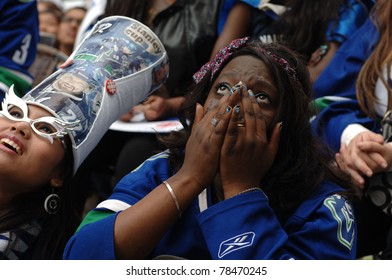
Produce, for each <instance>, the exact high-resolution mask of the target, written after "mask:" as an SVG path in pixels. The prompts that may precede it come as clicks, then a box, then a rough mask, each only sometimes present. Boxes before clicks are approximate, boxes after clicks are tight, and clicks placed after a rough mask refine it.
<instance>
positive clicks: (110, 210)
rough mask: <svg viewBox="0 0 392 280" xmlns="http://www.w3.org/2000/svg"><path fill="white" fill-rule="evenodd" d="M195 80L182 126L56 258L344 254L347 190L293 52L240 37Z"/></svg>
mask: <svg viewBox="0 0 392 280" xmlns="http://www.w3.org/2000/svg"><path fill="white" fill-rule="evenodd" d="M194 80H195V85H194V87H193V88H192V90H191V91H190V93H189V94H187V95H186V101H185V103H184V110H183V111H182V110H181V111H180V112H181V113H180V119H181V122H182V124H183V126H184V129H183V130H181V131H178V132H172V133H171V135H169V136H168V137H165V138H164V143H166V145H167V147H168V150H166V151H164V152H162V153H159V154H156V155H154V156H152V157H151V158H149V159H147V160H146V161H145V162H144V163H143V164H142V165H141V166H140V167H139V168H137V169H136V170H134V171H132V172H131V173H129V174H128V175H126V176H125V177H124V178H123V179H122V180H121V181H120V182H119V183H118V185H117V186H116V187H115V189H114V192H113V194H112V195H111V196H110V197H109V198H108V199H107V200H105V201H103V202H102V203H100V204H99V205H98V206H97V207H96V209H94V210H92V211H91V212H90V213H89V214H88V215H87V216H86V218H85V219H84V222H83V223H82V224H81V225H80V227H79V229H78V231H77V232H76V233H75V235H74V236H73V237H72V238H71V239H70V241H69V242H68V244H67V247H66V249H65V252H64V258H65V259H161V258H164V259H167V258H173V259H176V258H178V259H215V260H218V259H221V260H228V259H237V260H238V259H243V260H250V259H353V258H355V251H356V223H355V217H354V213H353V211H352V208H351V203H350V199H351V198H354V197H355V193H356V191H357V189H356V188H354V187H352V186H351V185H350V184H348V181H347V180H346V179H347V178H346V176H345V175H344V174H343V173H342V172H341V171H340V170H339V168H338V167H337V165H336V162H334V157H333V154H330V153H329V152H328V149H327V148H326V147H325V146H324V145H323V144H322V143H321V142H319V141H317V139H316V138H314V137H312V132H311V128H310V123H309V118H310V116H311V115H312V114H313V112H312V109H311V107H310V106H309V104H310V102H311V100H312V98H313V97H312V91H311V86H310V83H309V75H308V71H307V68H306V66H305V65H304V64H303V63H302V62H301V61H300V59H299V58H298V57H297V56H296V55H294V54H293V53H292V51H290V50H289V49H287V48H285V47H283V46H281V45H277V44H263V43H261V42H260V41H252V40H249V38H242V39H237V40H235V41H233V42H232V43H231V44H229V45H228V46H227V47H224V48H223V49H221V50H220V51H219V52H218V53H217V55H216V57H215V58H214V59H213V60H211V61H210V62H209V63H207V64H206V65H205V66H203V67H202V68H201V70H200V71H199V72H198V73H196V74H195V75H194ZM304 178H306V180H304ZM233 217H235V218H233Z"/></svg>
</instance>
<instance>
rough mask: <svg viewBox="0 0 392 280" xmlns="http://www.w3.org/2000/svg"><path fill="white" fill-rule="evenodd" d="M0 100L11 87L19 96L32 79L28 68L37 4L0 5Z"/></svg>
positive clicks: (33, 0)
mask: <svg viewBox="0 0 392 280" xmlns="http://www.w3.org/2000/svg"><path fill="white" fill-rule="evenodd" d="M0 38H1V42H2V43H1V47H0V101H1V100H3V98H4V96H5V93H6V92H7V91H8V90H9V88H10V86H11V85H15V86H14V88H15V92H16V94H17V95H18V96H23V95H24V94H25V93H26V92H27V91H28V90H29V89H30V87H31V84H32V81H33V77H32V76H31V75H30V73H29V71H28V69H29V67H30V65H31V64H32V63H33V61H34V59H35V56H36V54H37V44H38V41H39V29H38V11H37V1H36V0H28V1H15V0H4V1H1V2H0Z"/></svg>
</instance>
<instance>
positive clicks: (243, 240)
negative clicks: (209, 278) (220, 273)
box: [218, 232, 255, 258]
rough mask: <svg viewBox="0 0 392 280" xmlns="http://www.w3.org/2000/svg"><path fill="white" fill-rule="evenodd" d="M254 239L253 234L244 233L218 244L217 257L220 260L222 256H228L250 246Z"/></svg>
mask: <svg viewBox="0 0 392 280" xmlns="http://www.w3.org/2000/svg"><path fill="white" fill-rule="evenodd" d="M254 239H255V233H254V232H245V233H243V234H240V235H237V236H234V237H232V238H229V239H227V240H225V241H223V242H222V243H221V244H220V246H219V252H218V257H219V258H222V257H223V256H225V255H227V254H230V253H232V252H234V251H237V250H240V249H243V248H245V247H249V246H252V244H253V240H254Z"/></svg>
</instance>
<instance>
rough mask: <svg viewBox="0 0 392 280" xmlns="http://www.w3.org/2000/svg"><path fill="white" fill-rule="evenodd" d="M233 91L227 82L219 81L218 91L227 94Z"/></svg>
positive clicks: (220, 93)
mask: <svg viewBox="0 0 392 280" xmlns="http://www.w3.org/2000/svg"><path fill="white" fill-rule="evenodd" d="M230 92H231V86H230V85H229V84H227V83H219V84H217V85H216V93H217V94H219V95H222V96H224V95H227V94H230Z"/></svg>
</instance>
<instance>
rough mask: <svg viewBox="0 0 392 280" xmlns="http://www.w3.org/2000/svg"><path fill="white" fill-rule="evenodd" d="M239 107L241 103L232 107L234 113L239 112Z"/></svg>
mask: <svg viewBox="0 0 392 280" xmlns="http://www.w3.org/2000/svg"><path fill="white" fill-rule="evenodd" d="M240 109H241V105H236V106H235V107H234V113H236V114H238V113H239V112H240Z"/></svg>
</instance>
